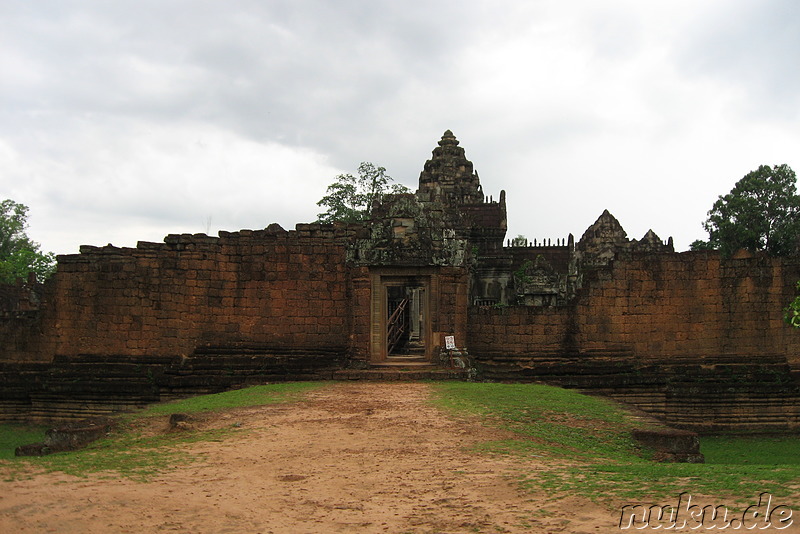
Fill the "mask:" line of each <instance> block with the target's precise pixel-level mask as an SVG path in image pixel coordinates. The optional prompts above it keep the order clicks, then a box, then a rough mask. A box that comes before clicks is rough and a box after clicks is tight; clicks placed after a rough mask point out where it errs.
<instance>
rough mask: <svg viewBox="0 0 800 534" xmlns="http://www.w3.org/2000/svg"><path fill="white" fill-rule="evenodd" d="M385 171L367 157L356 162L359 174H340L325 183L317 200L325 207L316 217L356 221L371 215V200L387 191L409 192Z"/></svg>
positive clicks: (322, 220)
mask: <svg viewBox="0 0 800 534" xmlns="http://www.w3.org/2000/svg"><path fill="white" fill-rule="evenodd" d="M393 181H394V179H393V178H392V177H391V176H389V175H388V174H386V169H385V168H384V167H376V166H375V165H374V164H372V163H369V162H367V161H365V162H362V163H361V165H359V166H358V176H357V177H356V176H353V175H352V174H340V175H338V176H337V177H336V178H334V182H333V183H332V184H331V185H329V186H328V190H327V194H326V195H325V196H324V197H322V199H321V200H320V201H319V202H317V206H321V207H324V208H325V211H324V212H323V213H320V214H319V215H318V216H317V217H318V219H317V220H318V221H319V222H325V223H329V222H334V221H339V222H357V221H363V220H367V219H369V218H370V217H371V215H372V204H373V202H374V201H376V200H378V201H379V200H380V199H381V197H383V195H386V194H399V193H409V192H410V191H409V189H408V188H407V187H406V186H404V185H401V184H394V183H392V182H393Z"/></svg>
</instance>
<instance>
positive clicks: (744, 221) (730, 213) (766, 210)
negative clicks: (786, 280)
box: [691, 164, 800, 256]
mask: <svg viewBox="0 0 800 534" xmlns="http://www.w3.org/2000/svg"><path fill="white" fill-rule="evenodd" d="M796 182H797V177H796V176H795V173H794V171H793V170H792V169H791V168H790V167H789V166H788V165H786V164H784V165H775V166H774V167H769V166H767V165H761V166H760V167H759V168H758V169H757V170H755V171H752V172H750V173H748V174H746V175H745V176H744V177H743V178H742V179H741V180H739V181H738V182H736V184H735V185H734V187H733V189H732V190H731V192H730V193H728V194H727V195H725V196H720V197H719V199H717V201H716V202H715V203H714V206H713V207H712V208H711V210H710V211H709V212H708V219H706V221H705V222H704V223H703V228H705V230H706V231H707V232H708V241H695V242H694V243H692V245H691V248H692V250H704V249H716V250H719V251H720V252H722V253H723V254H724V255H726V256H729V255H731V254H733V253H734V252H736V251H737V250H738V249H740V248H744V249H747V250H750V251H753V252H755V251H760V250H764V251H767V252H769V253H770V254H772V255H773V256H785V255H788V254H792V253H794V252H796V251H797V247H798V239H800V196H798V195H797V186H796Z"/></svg>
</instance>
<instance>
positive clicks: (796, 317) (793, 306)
mask: <svg viewBox="0 0 800 534" xmlns="http://www.w3.org/2000/svg"><path fill="white" fill-rule="evenodd" d="M797 289H798V290H800V282H797ZM783 320H784V321H786V323H787V324H789V325H791V326H793V327H795V328H800V296H797V297H795V299H794V300H793V301H792V302H790V303H789V306H787V307H786V309H784V310H783Z"/></svg>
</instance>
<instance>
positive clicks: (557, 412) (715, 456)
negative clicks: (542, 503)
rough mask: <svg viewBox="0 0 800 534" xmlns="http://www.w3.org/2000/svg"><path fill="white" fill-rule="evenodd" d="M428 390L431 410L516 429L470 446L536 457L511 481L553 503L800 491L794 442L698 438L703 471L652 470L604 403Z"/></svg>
mask: <svg viewBox="0 0 800 534" xmlns="http://www.w3.org/2000/svg"><path fill="white" fill-rule="evenodd" d="M434 391H435V395H434V397H435V400H434V402H435V403H436V404H437V405H438V406H440V407H443V408H445V409H447V410H450V411H451V412H453V413H457V414H458V413H460V414H472V415H478V416H482V417H484V418H485V421H486V422H487V424H492V425H496V426H499V427H501V428H504V429H507V430H511V431H513V432H514V433H515V434H516V436H517V437H515V438H512V439H506V440H503V441H493V442H486V443H482V444H480V445H478V446H477V447H476V449H478V450H482V451H488V452H491V453H502V454H513V455H516V456H518V457H520V458H522V459H523V460H524V459H525V458H531V459H534V458H535V459H536V460H537V461H536V469H535V470H534V469H531V470H527V469H525V468H524V467H523V468H522V470H521V471H520V473H519V474H518V481H519V483H520V484H521V485H522V486H523V487H525V488H528V489H530V490H531V491H544V492H546V493H550V494H551V495H553V497H554V498H556V497H557V496H559V495H564V494H575V495H582V496H585V497H588V498H590V499H593V500H596V501H604V502H608V501H609V500H623V499H624V500H642V499H645V500H649V499H661V498H668V497H675V496H677V495H678V494H679V493H681V492H689V493H691V494H694V495H708V496H719V497H720V498H726V499H728V498H732V499H734V501H738V502H752V501H753V499H754V498H756V497H757V496H758V495H759V494H760V493H761V492H765V491H766V492H770V493H772V494H773V495H774V496H776V497H786V496H791V495H796V494H797V493H798V487H800V440H798V439H797V437H796V436H787V437H764V436H761V437H759V436H748V437H734V436H720V437H708V436H704V437H702V438H701V444H702V447H701V450H702V452H703V454H705V455H706V463H705V464H671V463H655V462H652V461H650V460H649V459H648V458H649V457H650V454H651V453H650V451H648V450H645V449H642V448H641V447H639V446H638V445H637V444H636V443H635V442H634V441H633V440H632V438H631V437H630V431H631V430H632V429H633V428H641V423H640V422H638V423H637V422H635V421H634V420H632V419H631V418H630V416H629V415H628V414H627V412H626V411H625V410H624V409H622V408H621V407H620V406H619V405H618V404H616V403H613V402H611V401H608V400H605V399H602V398H598V397H592V396H587V395H583V394H581V393H579V392H577V391H574V390H567V389H561V388H556V387H552V386H544V385H537V384H492V383H466V382H458V383H442V384H435V385H434ZM521 465H524V464H521ZM652 502H658V501H655V500H654V501H652Z"/></svg>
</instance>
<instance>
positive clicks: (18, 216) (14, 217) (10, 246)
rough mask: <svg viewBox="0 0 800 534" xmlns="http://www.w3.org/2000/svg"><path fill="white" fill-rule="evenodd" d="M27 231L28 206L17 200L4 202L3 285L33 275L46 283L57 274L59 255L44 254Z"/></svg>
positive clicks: (0, 220)
mask: <svg viewBox="0 0 800 534" xmlns="http://www.w3.org/2000/svg"><path fill="white" fill-rule="evenodd" d="M27 229H28V207H27V206H25V205H24V204H19V203H17V202H14V201H13V200H4V201H3V202H0V282H3V283H12V282H14V280H15V279H16V278H18V277H22V278H26V277H27V276H28V273H29V272H34V273H36V276H37V277H38V278H39V280H44V279H45V278H47V277H48V276H50V275H51V274H52V273H53V271H55V265H56V257H55V255H54V254H53V253H51V252H49V253H42V252H40V251H39V244H38V243H36V242H34V241H31V240H30V238H29V237H28V236H27V234H26V233H25V232H26V231H27Z"/></svg>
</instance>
